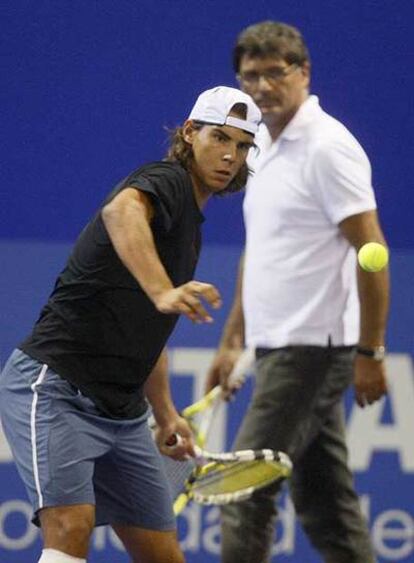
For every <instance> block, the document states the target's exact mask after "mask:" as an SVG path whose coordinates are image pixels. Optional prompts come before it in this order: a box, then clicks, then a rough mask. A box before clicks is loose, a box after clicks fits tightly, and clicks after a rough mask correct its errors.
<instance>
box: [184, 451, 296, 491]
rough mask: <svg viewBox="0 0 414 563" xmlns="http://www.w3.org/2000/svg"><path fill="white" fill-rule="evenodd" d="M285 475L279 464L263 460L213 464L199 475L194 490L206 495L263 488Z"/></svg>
mask: <svg viewBox="0 0 414 563" xmlns="http://www.w3.org/2000/svg"><path fill="white" fill-rule="evenodd" d="M283 477H285V472H284V470H283V468H281V467H280V465H279V464H277V463H274V462H268V461H263V460H257V461H251V462H246V461H239V462H234V463H227V464H220V463H218V464H211V467H210V468H209V470H208V471H206V472H205V473H201V474H199V475H198V476H197V479H196V481H195V483H194V485H193V488H194V490H197V492H198V493H202V494H205V495H215V494H225V493H233V492H234V493H235V492H237V491H240V490H241V489H247V488H251V487H253V488H254V489H258V488H262V487H264V486H266V485H269V484H270V483H272V482H273V481H275V480H277V479H281V478H283Z"/></svg>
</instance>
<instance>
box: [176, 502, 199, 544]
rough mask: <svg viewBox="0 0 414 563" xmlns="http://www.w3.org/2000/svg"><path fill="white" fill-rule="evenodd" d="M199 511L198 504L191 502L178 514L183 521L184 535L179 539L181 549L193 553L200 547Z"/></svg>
mask: <svg viewBox="0 0 414 563" xmlns="http://www.w3.org/2000/svg"><path fill="white" fill-rule="evenodd" d="M201 511H202V509H201V506H200V505H198V504H195V503H192V504H189V505H187V506H186V507H185V509H184V510H183V512H182V513H181V514H180V516H179V517H180V519H183V520H184V521H185V533H186V535H185V536H184V537H183V538H182V539H181V541H180V546H181V549H182V550H183V551H188V552H190V553H191V552H192V553H195V552H196V551H199V549H200V536H201Z"/></svg>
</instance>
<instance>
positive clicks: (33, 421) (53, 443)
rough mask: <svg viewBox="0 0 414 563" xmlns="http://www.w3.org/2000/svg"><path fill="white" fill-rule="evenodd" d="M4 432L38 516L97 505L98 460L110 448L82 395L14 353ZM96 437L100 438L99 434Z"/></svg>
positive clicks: (5, 389)
mask: <svg viewBox="0 0 414 563" xmlns="http://www.w3.org/2000/svg"><path fill="white" fill-rule="evenodd" d="M1 389H2V393H1V395H2V398H1V402H2V416H3V423H4V430H5V432H6V435H7V437H8V440H9V443H10V444H11V447H12V451H13V456H14V459H15V462H16V464H17V467H18V469H19V473H20V476H21V477H22V479H23V481H24V483H25V485H26V489H27V492H28V495H29V497H30V500H31V502H32V505H33V508H34V512H35V515H36V517H35V523H36V524H38V521H37V512H38V511H39V510H41V509H43V508H46V507H48V506H63V505H74V504H94V502H95V496H94V490H93V482H92V477H93V471H94V459H93V458H94V457H99V456H101V455H103V453H104V452H105V451H106V450H107V449H108V447H109V445H108V444H106V443H105V441H104V440H102V439H101V435H100V434H99V433H98V430H99V428H97V432H95V433H94V432H93V431H92V426H91V422H90V420H91V417H90V416H89V415H90V413H88V412H85V409H84V405H83V401H85V400H86V399H84V398H83V397H81V396H80V395H79V394H78V392H77V390H76V389H75V388H73V387H72V386H71V385H70V384H69V383H67V382H66V381H65V380H63V379H62V378H60V377H59V376H58V375H57V374H56V373H55V372H53V371H52V370H50V369H49V368H48V366H47V365H45V364H40V363H39V362H37V361H35V360H33V359H32V358H30V357H29V356H27V355H26V354H24V353H22V352H20V351H18V350H16V351H15V352H14V353H13V355H12V357H11V358H10V360H9V362H8V363H7V366H6V367H5V370H4V372H3V373H2V382H1ZM95 434H96V435H95Z"/></svg>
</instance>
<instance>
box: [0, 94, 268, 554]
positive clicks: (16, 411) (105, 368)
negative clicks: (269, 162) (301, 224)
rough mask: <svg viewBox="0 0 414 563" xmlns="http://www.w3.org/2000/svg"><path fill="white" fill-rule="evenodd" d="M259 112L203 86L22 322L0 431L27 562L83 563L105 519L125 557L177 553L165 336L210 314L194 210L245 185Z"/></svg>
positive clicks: (4, 382)
mask: <svg viewBox="0 0 414 563" xmlns="http://www.w3.org/2000/svg"><path fill="white" fill-rule="evenodd" d="M260 119H261V113H260V110H259V109H258V108H257V106H256V105H255V103H254V102H253V100H252V99H251V98H250V96H248V95H246V94H244V93H242V92H240V91H239V90H236V89H233V88H226V87H223V86H219V87H216V88H213V89H211V90H207V91H205V92H203V93H202V94H201V95H200V96H199V98H198V100H197V101H196V103H195V105H194V107H193V109H192V111H191V113H190V116H189V118H188V119H187V120H186V121H185V123H184V125H183V126H182V127H180V128H178V129H177V130H176V131H175V132H174V134H173V137H172V141H171V145H170V149H169V152H168V156H167V158H166V160H164V161H162V162H153V163H151V164H147V165H145V166H143V167H141V168H139V169H137V170H135V171H134V172H132V173H131V174H130V175H129V176H128V177H127V178H125V179H124V180H123V181H122V182H121V183H120V184H119V185H118V186H116V188H115V189H114V190H113V192H112V193H111V194H110V195H109V196H108V198H107V200H106V201H105V202H104V204H103V205H102V207H101V208H100V209H99V210H98V212H97V214H96V215H95V217H94V218H93V219H92V220H91V221H90V222H89V223H88V225H87V226H86V227H85V229H84V230H83V231H82V233H81V234H80V236H79V238H78V240H77V242H76V244H75V246H74V248H73V251H72V253H71V255H70V257H69V260H68V262H67V265H66V267H65V268H64V270H63V271H62V272H61V274H60V275H59V277H58V279H57V281H56V284H55V287H54V289H53V292H52V294H51V296H50V298H49V300H48V302H47V304H46V305H45V307H44V308H43V310H42V312H41V314H40V317H39V319H38V321H37V322H36V324H35V326H34V328H33V331H32V332H31V334H30V335H29V336H28V337H27V338H26V340H25V341H24V342H22V343H21V344H20V345H19V347H18V349H16V350H15V351H14V352H13V354H12V355H11V357H10V358H9V361H8V362H7V364H6V366H5V368H4V370H3V373H2V374H1V377H0V397H1V399H0V407H1V413H2V422H3V426H4V431H5V434H6V436H7V439H8V441H9V444H10V447H11V449H12V452H13V455H14V459H15V461H16V464H17V467H18V470H19V473H20V475H21V477H22V479H23V481H24V483H25V485H26V488H27V492H28V494H29V497H30V499H31V502H32V504H33V509H34V518H33V521H34V523H35V524H36V525H40V526H41V528H42V532H43V538H44V549H43V552H42V555H41V557H40V559H39V563H40V562H41V563H69V562H72V563H75V562H77V563H82V562H85V561H86V557H87V553H88V545H89V539H90V536H91V533H92V531H93V528H94V526H99V525H103V524H110V525H111V526H112V527H113V529H114V530H115V532H116V534H117V535H118V536H119V538H120V540H121V541H122V543H123V544H124V546H125V548H126V550H127V551H128V553H129V555H130V556H131V557H132V559H133V561H136V562H138V561H140V562H151V563H167V562H170V563H178V562H182V561H183V555H182V553H181V550H180V547H179V544H178V541H177V538H176V531H175V519H174V515H173V512H172V506H171V499H170V496H169V493H168V488H167V485H166V482H165V475H164V473H163V471H164V470H163V469H162V464H161V461H160V454H159V452H158V450H157V448H156V446H155V445H154V443H153V440H152V437H151V435H150V432H149V429H148V425H147V418H148V404H147V399H148V401H149V403H150V404H151V406H152V410H153V414H154V417H155V419H156V422H157V425H158V428H159V430H158V442H159V444H160V447H161V448H163V446H162V444H164V443H165V441H166V439H167V437H169V436H171V434H173V433H179V434H180V435H181V436H182V437H183V442H182V445H180V446H178V447H177V448H175V449H174V450H171V449H170V450H169V449H168V448H164V453H167V454H168V453H170V452H171V451H173V452H174V456H175V457H177V458H182V457H183V456H184V455H185V454H194V450H193V443H192V438H191V431H190V428H189V427H188V424H187V422H186V421H185V420H184V419H183V418H181V417H180V416H179V415H178V413H177V411H176V409H175V408H174V405H173V403H172V400H171V396H170V391H169V384H168V379H167V358H166V351H165V345H166V342H167V340H168V337H169V336H170V334H171V332H172V330H173V328H174V326H175V324H176V322H177V319H178V316H179V315H180V314H183V315H185V316H186V317H188V318H189V319H190V320H191V321H193V322H195V323H203V322H211V321H212V317H211V316H210V313H209V312H208V307H207V306H211V307H212V308H213V309H214V308H217V307H219V306H220V304H221V300H220V295H219V292H218V291H217V289H216V288H215V287H214V286H213V285H211V284H208V283H202V282H199V281H194V280H193V274H194V269H195V266H196V263H197V259H198V255H199V251H200V227H201V223H202V221H203V215H202V209H203V207H204V205H205V203H206V202H207V200H208V199H209V198H210V197H211V196H212V195H216V194H224V193H226V192H236V191H238V190H240V189H241V188H242V187H243V186H244V185H245V183H246V180H247V176H248V168H247V165H246V157H247V153H248V151H249V149H250V148H251V147H252V146H253V144H254V135H255V133H256V130H257V128H258V123H259V121H260Z"/></svg>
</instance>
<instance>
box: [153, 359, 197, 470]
mask: <svg viewBox="0 0 414 563" xmlns="http://www.w3.org/2000/svg"><path fill="white" fill-rule="evenodd" d="M144 391H145V395H146V397H147V399H148V401H149V402H150V404H151V407H152V410H153V414H154V418H155V421H156V423H157V429H156V433H155V434H156V442H157V444H158V447H159V449H160V450H161V451H162V452H163V453H164V454H167V455H171V453H173V457H174V458H177V459H179V458H182V457H183V456H184V455H186V454H188V453H190V454H191V455H194V450H193V446H194V442H193V436H192V432H191V429H190V427H189V425H188V424H187V422H186V421H185V420H184V419H183V418H182V417H181V416H180V415H179V414H178V412H177V410H176V408H175V406H174V403H173V401H172V398H171V391H170V384H169V379H168V357H167V350H166V349H165V348H164V350H163V351H162V353H161V355H160V357H159V358H158V361H157V363H156V364H155V366H154V368H153V370H152V372H151V375H150V376H149V378H148V379H147V381H146V383H145V387H144ZM175 433H178V434H180V436H181V437H182V438H183V443H182V444H181V445H180V446H177V447H176V448H174V452H171V449H168V447H166V442H167V440H168V438H170V437H171V436H172V435H173V434H175Z"/></svg>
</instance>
